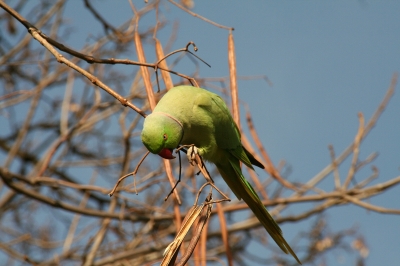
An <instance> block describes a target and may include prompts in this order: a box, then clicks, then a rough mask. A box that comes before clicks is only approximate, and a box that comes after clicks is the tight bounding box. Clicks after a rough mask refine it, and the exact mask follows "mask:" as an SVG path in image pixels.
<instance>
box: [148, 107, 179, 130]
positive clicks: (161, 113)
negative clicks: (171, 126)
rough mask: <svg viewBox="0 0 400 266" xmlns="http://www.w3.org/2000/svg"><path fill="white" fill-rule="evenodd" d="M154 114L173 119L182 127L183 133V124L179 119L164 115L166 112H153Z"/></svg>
mask: <svg viewBox="0 0 400 266" xmlns="http://www.w3.org/2000/svg"><path fill="white" fill-rule="evenodd" d="M153 114H160V115H164V116H166V117H169V118H171V119H172V120H174V121H175V122H176V123H177V124H178V125H179V126H180V127H181V129H182V132H183V125H182V123H181V122H180V121H179V120H178V119H176V118H175V117H173V116H172V115H170V114H167V113H164V112H153Z"/></svg>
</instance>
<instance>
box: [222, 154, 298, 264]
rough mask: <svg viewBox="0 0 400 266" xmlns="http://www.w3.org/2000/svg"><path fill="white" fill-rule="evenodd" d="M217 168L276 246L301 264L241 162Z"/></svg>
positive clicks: (236, 161) (231, 161) (235, 161)
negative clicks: (246, 176) (246, 175)
mask: <svg viewBox="0 0 400 266" xmlns="http://www.w3.org/2000/svg"><path fill="white" fill-rule="evenodd" d="M216 166H217V168H218V171H219V172H220V174H221V176H222V177H223V178H224V180H225V182H226V183H227V184H228V186H229V187H230V189H231V190H232V191H233V193H235V195H236V197H237V198H238V199H239V200H240V199H243V200H244V201H245V202H246V203H247V205H248V206H249V207H250V209H251V210H252V211H253V213H254V215H255V216H256V217H257V219H258V220H259V221H260V223H261V224H262V225H263V226H264V228H265V229H266V230H267V232H268V234H270V235H271V237H272V239H274V241H275V242H276V244H277V245H278V246H279V247H280V248H281V249H282V251H283V252H285V253H286V254H288V253H290V254H292V256H293V257H294V258H295V259H296V261H297V262H298V263H299V264H301V262H300V260H299V258H297V256H296V254H295V253H294V251H293V250H292V248H291V247H290V246H289V244H288V243H287V242H286V240H285V238H283V235H282V230H281V228H280V227H279V225H278V224H277V223H276V222H275V220H274V219H273V218H272V216H271V215H270V214H269V213H268V211H267V209H266V208H265V206H264V205H263V204H262V202H261V200H260V198H259V197H258V195H257V193H256V192H255V191H254V189H253V187H252V186H251V185H250V183H249V182H248V181H247V180H246V179H245V178H244V176H243V174H242V171H241V169H240V164H239V160H237V159H236V158H234V159H230V160H229V164H224V165H220V164H216Z"/></svg>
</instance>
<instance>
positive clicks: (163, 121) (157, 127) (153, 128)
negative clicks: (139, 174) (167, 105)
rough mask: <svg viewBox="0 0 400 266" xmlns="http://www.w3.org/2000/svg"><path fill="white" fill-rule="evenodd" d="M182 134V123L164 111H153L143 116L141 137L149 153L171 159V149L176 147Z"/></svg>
mask: <svg viewBox="0 0 400 266" xmlns="http://www.w3.org/2000/svg"><path fill="white" fill-rule="evenodd" d="M182 135H183V128H182V125H181V124H180V123H179V122H178V121H177V120H176V119H175V118H173V117H171V116H169V115H166V114H164V113H153V114H150V115H149V116H147V117H146V118H145V120H144V124H143V131H142V135H141V137H142V142H143V144H144V146H146V148H147V149H148V150H149V151H150V152H151V153H154V154H158V155H160V156H161V157H163V158H165V159H173V158H175V157H174V156H173V155H172V151H173V150H174V149H175V148H176V147H178V145H179V143H180V141H181V139H182Z"/></svg>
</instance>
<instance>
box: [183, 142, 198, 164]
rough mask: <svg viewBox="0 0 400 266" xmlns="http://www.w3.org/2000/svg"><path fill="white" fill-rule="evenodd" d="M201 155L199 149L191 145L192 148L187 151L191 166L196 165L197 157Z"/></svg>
mask: <svg viewBox="0 0 400 266" xmlns="http://www.w3.org/2000/svg"><path fill="white" fill-rule="evenodd" d="M197 154H199V149H198V148H197V147H196V146H194V145H190V147H189V148H188V150H187V153H186V156H187V158H188V160H189V163H190V164H191V165H195V163H194V162H195V160H196V155H197Z"/></svg>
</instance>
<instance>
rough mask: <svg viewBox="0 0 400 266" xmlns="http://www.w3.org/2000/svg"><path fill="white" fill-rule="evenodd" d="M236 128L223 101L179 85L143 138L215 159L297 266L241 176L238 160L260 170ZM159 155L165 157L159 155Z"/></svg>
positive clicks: (160, 147)
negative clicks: (192, 148) (192, 149)
mask: <svg viewBox="0 0 400 266" xmlns="http://www.w3.org/2000/svg"><path fill="white" fill-rule="evenodd" d="M240 139H241V137H240V132H239V130H238V128H237V126H236V124H235V122H234V121H233V119H232V116H231V114H230V112H229V110H228V108H227V106H226V104H225V103H224V101H223V100H222V99H221V98H220V97H219V96H218V95H216V94H214V93H211V92H209V91H207V90H204V89H201V88H196V87H191V86H178V87H174V88H172V89H171V90H170V91H168V92H167V93H166V94H165V95H164V96H163V97H162V98H161V100H160V102H159V103H158V104H157V106H156V108H155V109H154V111H153V113H152V114H151V115H149V116H148V117H147V118H146V119H145V121H144V126H143V131H142V142H143V144H144V145H145V146H146V147H147V149H148V150H149V151H150V152H152V153H156V154H160V155H161V154H162V152H163V151H165V150H170V151H171V150H173V149H175V148H176V147H177V146H178V145H179V144H182V145H191V144H194V146H196V147H197V149H198V153H199V154H200V155H201V156H202V158H203V159H205V160H207V161H210V162H212V163H214V164H215V165H216V166H217V168H218V171H219V172H220V174H221V176H222V177H223V179H224V180H225V182H226V183H227V184H228V186H229V187H230V189H231V190H232V191H233V193H234V194H235V195H236V197H237V198H238V199H239V200H240V199H243V200H244V201H245V202H246V203H247V205H248V206H249V207H250V209H251V210H252V211H253V213H254V214H255V216H256V217H257V218H258V220H259V221H260V222H261V224H262V225H263V226H264V228H265V229H266V230H267V232H268V233H269V234H270V235H271V237H272V238H273V239H274V240H275V242H276V243H277V244H278V246H279V247H280V248H281V249H282V250H283V251H284V252H285V253H290V254H292V256H293V257H294V258H295V259H296V260H297V262H298V263H300V264H301V262H300V260H299V259H298V258H297V256H296V254H295V253H294V251H293V250H292V249H291V248H290V246H289V244H288V243H287V242H286V240H285V239H284V238H283V235H282V230H281V229H280V228H279V226H278V224H277V223H276V222H275V220H274V219H273V218H272V217H271V215H270V214H269V213H268V211H267V209H266V208H265V206H264V205H263V204H262V202H261V200H260V198H259V197H258V195H257V193H256V192H255V191H254V189H253V187H252V186H251V185H250V183H249V182H248V181H247V180H246V179H245V178H244V176H243V174H242V171H241V169H240V162H243V163H244V164H245V165H246V166H248V167H250V168H251V169H253V166H252V164H253V165H256V166H258V167H261V168H264V166H263V165H262V164H261V163H260V162H258V161H257V160H256V159H255V158H254V157H253V156H252V155H251V154H250V153H249V152H248V151H247V150H246V149H245V148H244V147H243V146H242V143H241V140H240ZM161 156H163V155H161Z"/></svg>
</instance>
